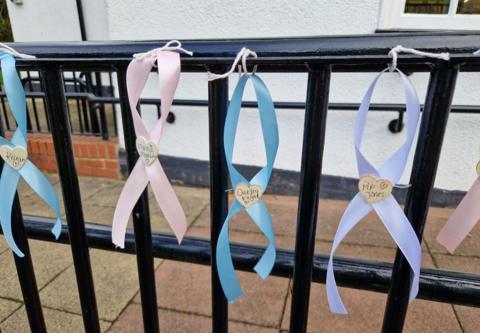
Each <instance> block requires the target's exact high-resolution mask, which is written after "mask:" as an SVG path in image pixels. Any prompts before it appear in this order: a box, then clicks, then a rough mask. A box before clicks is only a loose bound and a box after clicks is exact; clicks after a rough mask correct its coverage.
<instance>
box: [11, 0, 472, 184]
mask: <svg viewBox="0 0 480 333" xmlns="http://www.w3.org/2000/svg"><path fill="white" fill-rule="evenodd" d="M83 1H84V2H85V3H84V10H85V12H86V14H85V16H86V17H89V18H90V19H89V20H88V22H87V32H88V35H89V38H91V39H102V38H104V36H107V37H108V38H109V39H115V40H140V39H204V38H242V37H282V36H285V37H288V36H319V35H342V34H368V33H373V32H374V31H375V29H376V28H377V25H378V21H379V7H380V2H381V0H365V1H352V0H351V1H345V0H330V1H319V0H297V1H291V0H290V1H289V0H279V1H265V0H257V1H247V0H238V1H235V2H233V1H220V0H211V1H194V0H184V1H174V0H164V1H155V0H102V1H98V0H97V1H95V0H88V1H87V0H83ZM28 2H30V3H37V2H36V1H35V2H34V1H33V0H25V5H27V3H28ZM47 2H48V3H49V4H52V3H56V2H60V1H58V0H57V1H54V0H50V1H47ZM71 2H72V3H73V0H64V1H62V3H71ZM25 5H24V6H25ZM11 7H12V5H10V6H9V9H10V8H11ZM64 10H66V9H64ZM70 11H71V12H72V13H73V12H75V13H76V10H73V9H71V10H70ZM12 13H13V12H12V11H10V14H11V15H12ZM88 13H90V14H88ZM62 14H64V12H62ZM70 14H71V13H69V14H68V15H70ZM16 15H17V14H15V13H13V15H12V18H13V19H12V21H14V22H13V23H14V25H15V26H21V27H22V28H20V27H18V28H16V29H14V34H15V37H17V33H18V34H19V33H20V32H19V31H22V29H24V30H25V29H27V28H25V22H30V20H29V19H27V17H24V19H23V20H19V19H18V18H17V16H16ZM68 15H67V16H68ZM93 15H96V16H95V19H93V17H94V16H93ZM57 16H59V15H57ZM103 16H104V19H103V20H102V17H103ZM71 22H74V19H73V18H71ZM71 26H72V28H71V30H72V31H74V30H75V27H74V25H73V24H71ZM62 31H63V33H64V34H65V35H64V36H61V37H58V39H59V40H65V39H68V36H69V34H70V33H71V32H72V31H69V29H62ZM49 33H51V34H52V36H56V35H54V32H49ZM55 33H58V31H56V32H55ZM19 36H21V34H20V35H19ZM35 38H36V37H35ZM52 38H53V37H52ZM55 38H57V37H55ZM72 38H73V37H72ZM105 38H106V37H105ZM47 39H48V38H47ZM43 40H45V39H43ZM404 46H408V45H404ZM372 75H373V74H333V77H332V87H331V95H330V100H331V101H332V102H359V101H360V99H361V97H362V96H363V93H364V91H365V89H366V87H367V85H368V84H369V82H370V80H371V78H372ZM262 77H263V78H264V79H265V81H266V82H267V84H268V86H269V88H270V90H271V92H272V95H273V98H274V100H278V101H304V100H305V91H306V75H305V74H284V75H282V74H262ZM236 79H237V77H236V75H234V76H232V78H231V84H230V90H233V87H234V85H235V82H236ZM411 79H412V81H413V82H414V85H415V87H416V88H417V90H418V93H419V96H420V99H421V101H422V102H423V100H424V97H425V90H426V85H427V82H428V74H414V75H412V76H411ZM155 83H156V80H154V79H153V77H152V80H150V81H149V84H148V85H147V88H146V89H145V93H144V96H145V97H159V96H158V91H157V89H156V87H155ZM479 88H480V77H479V75H478V74H468V73H462V74H461V75H460V77H459V80H458V84H457V89H456V94H455V98H454V103H455V104H474V105H480V94H478V91H480V89H479ZM245 96H246V97H245V98H246V99H247V100H253V94H252V91H251V90H249V91H248V92H247V94H246V95H245ZM176 97H177V98H198V99H206V98H207V78H206V75H205V74H192V73H184V74H182V78H181V81H180V86H179V89H178V91H177V95H176ZM402 101H403V92H402V90H401V85H400V83H399V82H398V81H397V79H396V78H395V77H394V76H393V75H391V74H387V75H386V77H385V78H384V79H382V81H381V82H380V84H379V85H378V88H377V90H376V92H375V96H374V102H392V103H397V102H402ZM173 111H174V112H175V114H176V116H177V120H176V122H175V123H174V124H172V125H169V126H168V128H167V130H166V132H165V136H164V138H163V140H162V142H161V144H160V149H161V151H162V154H166V155H172V156H180V157H189V158H198V159H204V160H206V159H208V122H207V112H206V109H205V108H194V107H173ZM155 114H156V111H154V110H151V111H149V110H148V108H146V110H145V112H144V118H145V119H146V121H147V122H149V123H151V121H153V120H154V118H155ZM277 114H278V118H279V126H280V147H279V152H278V157H277V161H276V164H275V167H277V168H282V169H288V170H299V168H300V158H301V146H302V131H303V116H304V114H303V112H302V111H300V110H277ZM354 116H355V113H354V112H349V111H332V112H330V113H329V115H328V126H327V133H326V147H325V163H324V170H323V172H324V173H325V174H330V175H339V176H349V177H356V176H357V173H356V167H355V159H354V151H353V141H352V140H353V139H352V131H353V122H354ZM395 116H396V115H395V114H392V113H385V112H382V113H380V112H372V113H371V114H370V116H369V117H370V118H369V120H370V121H369V123H368V127H367V130H366V132H365V133H368V134H367V135H368V136H367V138H366V140H365V151H366V153H367V155H368V156H369V157H370V158H371V159H372V161H374V162H376V163H379V162H381V161H382V160H383V159H385V158H386V157H387V155H388V154H389V153H391V152H392V151H393V149H394V148H395V147H398V146H399V145H400V144H401V143H402V139H403V138H404V133H403V134H392V133H390V132H389V131H388V128H387V126H388V123H389V121H390V120H392V119H393V118H395ZM239 133H248V135H244V136H243V139H241V140H240V138H241V136H239V137H238V140H237V145H236V147H235V161H237V162H239V163H244V164H253V165H261V164H262V163H263V162H264V161H265V158H264V156H263V155H264V154H263V145H262V144H261V135H260V134H261V133H260V127H259V124H258V117H257V114H256V111H255V110H252V109H250V110H245V111H244V112H243V113H242V115H241V119H240V125H239ZM252 133H253V134H255V135H251V134H252ZM379 142H381V143H382V144H381V145H379V144H378V143H379ZM479 158H480V115H459V114H453V115H451V117H450V122H449V125H448V129H447V134H446V138H445V145H444V148H443V152H442V157H441V162H440V166H439V170H438V177H437V182H436V186H437V187H440V188H446V189H461V190H466V189H468V187H469V186H470V184H471V183H472V182H473V180H474V178H475V170H474V169H475V164H476V162H477V161H478V159H479ZM408 179H409V174H408V172H406V174H405V175H404V178H403V179H402V182H404V183H407V182H408Z"/></svg>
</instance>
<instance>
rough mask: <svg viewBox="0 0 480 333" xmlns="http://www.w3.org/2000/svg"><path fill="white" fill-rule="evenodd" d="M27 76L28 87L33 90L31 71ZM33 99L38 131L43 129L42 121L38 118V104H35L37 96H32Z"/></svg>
mask: <svg viewBox="0 0 480 333" xmlns="http://www.w3.org/2000/svg"><path fill="white" fill-rule="evenodd" d="M27 78H28V88H29V90H30V91H32V92H33V83H32V76H31V74H30V71H27ZM31 101H32V107H33V115H34V116H35V122H36V124H37V131H38V132H40V131H41V127H40V122H39V120H38V110H37V105H36V104H35V97H32V98H31Z"/></svg>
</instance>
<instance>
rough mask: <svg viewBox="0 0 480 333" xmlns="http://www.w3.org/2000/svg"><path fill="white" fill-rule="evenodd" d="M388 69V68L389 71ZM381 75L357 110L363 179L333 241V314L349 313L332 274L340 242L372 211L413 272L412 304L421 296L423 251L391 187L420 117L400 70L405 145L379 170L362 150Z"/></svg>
mask: <svg viewBox="0 0 480 333" xmlns="http://www.w3.org/2000/svg"><path fill="white" fill-rule="evenodd" d="M387 70H388V69H387ZM387 70H384V71H382V72H381V73H379V74H378V75H377V76H376V78H375V79H374V80H373V82H372V83H371V85H370V87H369V88H368V90H367V92H366V94H365V96H364V97H363V100H362V103H361V104H360V107H359V109H358V113H357V118H356V123H355V153H356V159H357V167H358V173H359V175H360V177H362V178H361V179H360V182H359V190H360V193H358V194H357V195H356V196H355V197H354V198H353V199H352V201H351V202H350V204H349V205H348V207H347V208H346V210H345V212H344V214H343V216H342V219H341V221H340V224H339V226H338V229H337V233H336V235H335V239H334V241H333V246H332V250H331V253H330V258H329V261H328V267H327V283H326V287H327V297H328V303H329V306H330V310H331V311H332V312H334V313H340V314H346V313H347V310H346V308H345V306H344V305H343V303H342V300H341V297H340V294H339V292H338V289H337V284H336V281H335V276H334V273H333V254H334V253H335V251H336V249H337V247H338V246H339V245H340V243H341V241H342V240H343V239H344V238H345V236H346V235H347V234H348V233H349V232H350V230H352V229H353V228H354V227H355V225H357V223H359V222H360V220H361V219H363V218H364V217H365V216H366V215H367V214H368V213H369V212H370V211H371V210H372V209H374V210H375V211H376V212H377V214H378V216H379V217H380V220H381V221H382V223H383V224H384V225H385V227H386V228H387V230H388V232H389V233H390V235H391V236H392V238H393V239H394V241H395V242H396V243H397V245H398V247H399V248H400V250H401V251H402V253H403V255H404V256H405V258H406V259H407V261H408V263H409V264H410V267H411V268H412V271H413V281H412V288H411V290H410V301H412V300H413V299H414V298H415V297H416V296H417V293H418V282H419V277H420V265H421V257H422V248H421V245H420V241H419V240H418V238H417V235H416V234H415V231H414V230H413V228H412V226H411V225H410V222H409V221H408V219H407V217H406V216H405V214H404V212H403V211H402V209H401V208H400V205H399V204H398V202H397V201H396V200H395V198H394V197H393V196H392V195H391V189H392V186H393V185H392V184H396V183H397V182H398V181H399V179H400V177H401V176H402V174H403V171H404V170H405V166H406V163H407V159H408V154H409V152H410V149H411V146H412V143H413V139H414V137H415V132H416V129H417V125H418V120H419V116H420V103H419V101H418V97H417V94H416V92H415V89H414V87H413V86H412V84H411V82H410V81H409V80H408V78H407V77H406V76H405V75H404V74H403V73H402V72H401V71H400V70H398V69H396V68H395V71H397V72H398V74H399V76H400V78H401V80H402V82H403V86H404V89H405V98H406V109H407V118H408V125H407V138H406V141H405V143H404V144H403V145H402V146H401V147H400V148H399V149H398V150H397V151H395V152H394V153H393V154H392V155H391V156H390V157H389V159H388V160H387V161H385V162H384V163H383V164H382V165H381V166H380V167H379V168H378V169H377V168H375V167H374V166H373V165H372V164H370V162H369V161H368V160H367V159H366V157H365V156H364V155H363V154H362V152H361V151H360V146H361V143H362V136H363V130H364V127H365V122H366V119H367V113H368V109H369V107H370V101H371V98H372V93H373V90H374V88H375V85H376V84H377V81H378V79H379V78H380V76H381V75H382V74H383V73H384V72H385V71H387Z"/></svg>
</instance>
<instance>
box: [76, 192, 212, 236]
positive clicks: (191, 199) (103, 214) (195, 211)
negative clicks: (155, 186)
mask: <svg viewBox="0 0 480 333" xmlns="http://www.w3.org/2000/svg"><path fill="white" fill-rule="evenodd" d="M122 186H123V185H122ZM121 190H122V188H121V186H119V185H118V184H115V185H113V186H109V187H105V188H103V189H101V190H100V191H99V192H97V193H96V194H95V195H94V196H93V197H91V198H90V199H88V200H86V201H85V203H84V205H83V208H84V217H85V221H87V222H92V223H100V224H106V225H111V224H112V221H113V214H114V211H115V206H116V204H117V200H118V196H119V195H120V192H121ZM150 192H151V191H150ZM175 192H176V193H177V195H178V197H179V200H180V203H181V205H182V207H183V209H184V211H185V215H186V217H187V222H188V224H189V225H190V224H191V223H193V221H194V220H195V219H196V218H197V217H198V216H199V215H200V213H201V212H202V211H203V210H204V209H205V208H206V207H207V206H208V203H209V200H210V198H209V192H208V190H205V189H198V188H185V187H181V186H175ZM97 197H98V198H99V199H96V198H97ZM149 203H150V223H151V227H152V231H154V232H164V233H169V234H172V231H171V228H170V226H169V225H168V223H167V221H166V220H165V218H164V217H163V213H162V212H161V210H160V208H159V207H158V205H157V203H156V201H155V199H153V198H152V197H150V198H149ZM128 228H133V223H132V219H131V218H130V220H129V223H128Z"/></svg>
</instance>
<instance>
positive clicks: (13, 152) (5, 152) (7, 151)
mask: <svg viewBox="0 0 480 333" xmlns="http://www.w3.org/2000/svg"><path fill="white" fill-rule="evenodd" d="M0 156H1V157H2V158H3V159H4V161H5V162H7V164H8V165H10V166H11V167H12V168H14V169H15V170H20V169H21V168H22V167H23V165H24V164H25V162H26V161H27V159H28V152H27V150H26V149H25V148H23V147H22V146H16V147H15V148H11V147H9V146H7V145H4V146H1V147H0Z"/></svg>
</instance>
